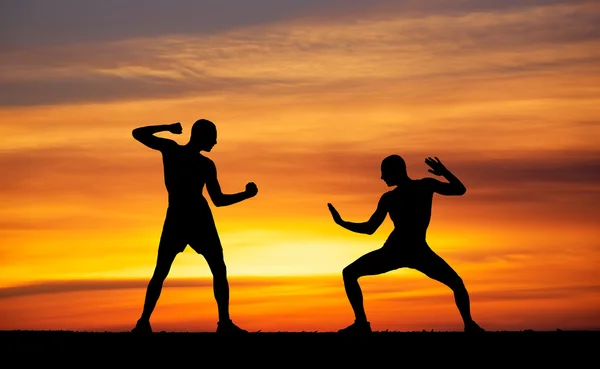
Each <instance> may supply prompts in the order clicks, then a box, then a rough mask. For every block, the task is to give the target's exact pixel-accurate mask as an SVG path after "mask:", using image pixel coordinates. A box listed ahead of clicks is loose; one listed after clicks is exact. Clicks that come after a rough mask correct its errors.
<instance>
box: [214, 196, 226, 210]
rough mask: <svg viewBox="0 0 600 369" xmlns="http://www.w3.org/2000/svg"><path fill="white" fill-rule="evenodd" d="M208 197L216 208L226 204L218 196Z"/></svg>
mask: <svg viewBox="0 0 600 369" xmlns="http://www.w3.org/2000/svg"><path fill="white" fill-rule="evenodd" d="M210 199H211V200H212V203H213V204H214V205H215V206H216V207H218V208H220V207H223V206H225V205H226V204H225V202H224V201H223V199H222V198H221V197H220V196H215V197H211V198H210Z"/></svg>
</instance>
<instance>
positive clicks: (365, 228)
mask: <svg viewBox="0 0 600 369" xmlns="http://www.w3.org/2000/svg"><path fill="white" fill-rule="evenodd" d="M327 206H328V207H329V211H330V212H331V215H332V216H333V220H334V221H335V222H336V223H337V224H338V225H340V226H342V227H343V228H346V229H347V230H349V231H352V232H356V233H362V234H368V235H371V234H373V233H375V231H376V230H377V229H378V228H379V226H380V225H381V223H383V221H384V220H385V217H386V215H387V213H388V210H387V208H388V207H387V197H386V195H385V194H384V195H383V196H381V199H380V200H379V203H378V204H377V209H375V212H374V213H373V215H371V218H369V220H367V221H366V222H363V223H353V222H347V221H345V220H343V219H342V217H341V216H340V214H339V213H338V211H337V210H336V209H335V207H333V205H331V204H327Z"/></svg>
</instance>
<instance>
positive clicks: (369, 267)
mask: <svg viewBox="0 0 600 369" xmlns="http://www.w3.org/2000/svg"><path fill="white" fill-rule="evenodd" d="M392 261H393V259H391V258H390V256H389V255H388V254H387V253H386V252H385V251H383V250H382V249H379V250H375V251H371V252H369V253H367V254H365V255H363V256H361V257H360V258H358V259H357V260H356V261H354V262H353V263H352V264H350V265H348V266H347V267H346V268H344V270H343V271H342V276H343V278H344V288H345V289H346V296H347V297H348V300H349V302H350V305H351V306H352V310H353V311H354V316H355V324H357V325H366V324H368V321H367V315H366V313H365V307H364V301H363V300H364V299H363V293H362V290H361V288H360V285H359V284H358V279H359V278H360V277H363V276H367V275H377V274H382V273H386V272H389V271H391V270H394V269H397V268H398V266H396V265H394V263H393V262H392ZM349 328H350V327H349ZM369 330H370V328H369Z"/></svg>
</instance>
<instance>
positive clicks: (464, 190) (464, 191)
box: [458, 187, 467, 196]
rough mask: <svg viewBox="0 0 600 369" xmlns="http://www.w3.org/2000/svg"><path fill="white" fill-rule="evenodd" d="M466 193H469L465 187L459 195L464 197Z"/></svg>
mask: <svg viewBox="0 0 600 369" xmlns="http://www.w3.org/2000/svg"><path fill="white" fill-rule="evenodd" d="M465 193H467V188H466V187H463V188H461V189H460V191H459V192H458V195H459V196H462V195H464V194H465Z"/></svg>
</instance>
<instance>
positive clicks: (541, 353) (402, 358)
mask: <svg viewBox="0 0 600 369" xmlns="http://www.w3.org/2000/svg"><path fill="white" fill-rule="evenodd" d="M599 343H600V331H555V332H534V331H521V332H486V333H484V334H483V335H477V336H468V335H466V334H465V333H462V332H375V333H373V334H371V335H370V336H363V337H347V336H341V335H338V334H336V333H317V332H306V333H305V332H302V333H300V332H298V333H294V332H289V333H288V332H281V333H250V334H249V335H247V336H244V337H223V336H217V335H216V334H215V333H164V332H163V333H153V334H152V335H150V336H147V337H138V336H134V335H132V334H130V333H90V332H71V331H0V349H1V350H2V353H1V355H2V358H3V359H4V360H9V362H10V363H12V365H11V366H10V367H16V366H21V365H19V364H23V365H25V364H28V363H29V364H37V365H39V364H44V366H46V365H50V364H60V365H67V366H68V365H69V364H72V365H73V366H78V367H92V366H93V367H95V366H97V365H102V366H107V364H108V365H111V366H115V367H122V366H132V365H133V366H135V367H139V366H147V365H148V364H153V365H152V366H153V367H154V366H157V365H160V366H163V365H168V364H174V363H181V362H184V363H185V364H186V365H194V366H197V367H209V368H213V367H220V366H230V365H238V366H239V365H244V366H252V367H254V366H263V367H264V366H265V365H268V366H274V367H297V366H307V364H309V365H310V367H331V366H332V365H333V366H334V367H336V368H337V367H339V366H340V365H344V366H348V364H352V365H350V366H352V367H355V366H359V367H377V366H392V365H393V366H394V367H398V368H400V367H403V366H405V365H413V364H418V365H423V366H430V365H432V364H433V363H436V366H439V365H440V364H442V365H444V366H446V365H448V366H450V365H452V366H456V365H458V366H465V365H466V366H468V367H482V366H483V367H496V366H497V365H503V366H505V365H510V366H514V367H525V366H535V367H538V366H539V365H541V364H548V365H553V366H555V365H569V367H572V366H573V365H585V363H593V362H595V361H596V359H597V354H596V351H597V349H598V347H599V346H598V344H599ZM219 361H220V363H219ZM225 364H230V365H225ZM588 365H589V364H588Z"/></svg>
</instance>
